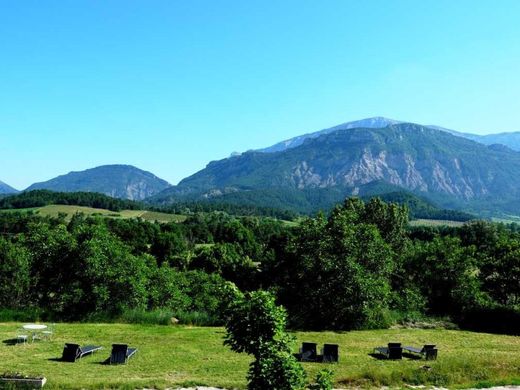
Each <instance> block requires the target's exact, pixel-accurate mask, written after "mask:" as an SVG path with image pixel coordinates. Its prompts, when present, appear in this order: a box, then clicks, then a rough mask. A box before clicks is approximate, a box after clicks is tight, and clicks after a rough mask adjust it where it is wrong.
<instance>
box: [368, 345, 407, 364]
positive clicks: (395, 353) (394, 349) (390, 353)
mask: <svg viewBox="0 0 520 390" xmlns="http://www.w3.org/2000/svg"><path fill="white" fill-rule="evenodd" d="M374 352H377V353H380V354H381V355H384V356H386V358H387V359H392V360H393V359H402V358H403V348H402V347H401V343H388V346H387V347H376V348H374Z"/></svg>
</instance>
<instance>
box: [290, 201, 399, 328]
mask: <svg viewBox="0 0 520 390" xmlns="http://www.w3.org/2000/svg"><path fill="white" fill-rule="evenodd" d="M363 210H364V205H363V202H362V201H360V200H357V199H354V200H352V201H347V202H346V203H345V205H344V206H343V207H337V208H336V209H335V210H334V211H333V212H332V213H331V215H330V216H329V218H328V219H325V217H324V216H323V215H319V216H318V217H316V218H314V219H309V220H307V221H305V222H303V223H302V224H301V225H300V227H299V228H298V229H297V231H296V234H295V239H294V240H293V241H292V242H291V243H290V244H289V256H287V261H291V264H292V267H291V268H290V271H291V272H290V279H291V281H290V283H289V284H288V285H286V286H285V287H282V291H281V292H280V297H283V299H284V302H286V304H287V306H288V308H289V311H290V313H291V314H292V316H293V318H294V319H296V323H297V325H299V326H303V327H312V328H317V329H318V328H324V327H325V328H334V329H353V328H370V327H379V326H385V324H386V322H385V321H386V319H385V312H386V311H387V309H388V302H389V299H390V275H391V273H392V271H393V268H394V256H395V254H394V252H393V250H392V247H391V245H390V244H388V243H386V242H385V241H384V240H383V238H382V237H381V235H380V233H379V230H378V228H377V225H375V224H367V223H365V222H363V219H362V218H361V217H360V215H359V213H362V212H363Z"/></svg>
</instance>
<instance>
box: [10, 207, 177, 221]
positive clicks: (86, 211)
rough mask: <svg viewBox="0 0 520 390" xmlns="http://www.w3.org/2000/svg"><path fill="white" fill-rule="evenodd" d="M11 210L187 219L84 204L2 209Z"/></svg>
mask: <svg viewBox="0 0 520 390" xmlns="http://www.w3.org/2000/svg"><path fill="white" fill-rule="evenodd" d="M11 211H22V212H23V211H33V212H35V213H37V214H38V215H41V216H50V217H57V216H58V215H60V214H66V219H67V220H70V218H72V216H73V215H74V214H76V213H83V214H85V215H101V216H105V217H110V218H142V219H144V220H147V221H150V222H154V221H157V222H161V223H168V222H183V221H185V220H186V216H184V215H179V214H167V213H160V212H156V211H147V210H122V211H110V210H105V209H96V208H92V207H83V206H70V205H47V206H43V207H34V208H29V209H13V210H2V212H11Z"/></svg>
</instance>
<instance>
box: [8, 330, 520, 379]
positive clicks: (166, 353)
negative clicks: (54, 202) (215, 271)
mask: <svg viewBox="0 0 520 390" xmlns="http://www.w3.org/2000/svg"><path fill="white" fill-rule="evenodd" d="M20 325H21V324H19V323H18V324H17V323H3V324H0V336H1V337H2V340H4V342H3V343H2V344H1V345H0V372H5V371H10V372H12V371H16V372H22V373H26V374H43V375H45V376H46V377H47V379H48V382H47V385H46V388H52V389H57V388H59V389H79V388H89V389H102V388H128V389H135V388H139V387H141V388H142V387H148V388H150V387H155V388H165V387H174V388H175V387H177V386H181V385H184V386H186V385H212V386H219V387H226V388H239V389H244V388H245V386H246V382H245V376H246V372H247V368H248V363H249V358H248V357H247V356H246V355H241V354H235V353H233V352H230V350H229V349H228V348H227V347H224V346H223V345H222V337H223V335H224V330H223V329H222V328H209V327H200V328H199V327H187V326H159V325H151V326H145V325H128V324H58V325H57V326H56V335H55V337H54V338H53V340H51V341H38V342H35V343H29V344H26V345H23V344H18V345H9V344H8V343H6V342H5V341H6V340H9V339H11V338H13V337H14V336H15V335H16V329H17V328H18V327H19V326H20ZM295 335H296V337H297V338H298V341H299V342H301V341H314V342H318V343H319V344H323V343H324V342H329V343H337V344H339V345H340V362H339V363H338V364H333V365H330V367H332V368H333V370H334V371H335V373H336V374H335V379H336V386H337V387H351V386H361V387H375V386H380V385H388V386H391V387H401V386H404V385H405V384H421V383H424V384H435V385H441V386H448V385H449V386H450V387H454V386H459V387H463V386H470V385H477V384H479V383H480V384H481V385H482V384H500V383H502V384H504V383H507V384H512V383H517V384H519V383H520V337H511V336H498V335H490V334H482V333H471V332H462V331H447V330H420V329H395V330H376V331H356V332H345V333H334V332H316V333H313V332H305V333H296V334H295ZM389 341H400V342H402V343H404V344H412V345H422V344H425V343H434V344H437V346H438V348H439V358H438V360H437V361H427V362H426V361H424V360H410V359H403V360H402V361H384V360H377V359H375V358H373V357H371V356H370V355H369V353H370V352H371V350H372V349H373V347H374V346H378V345H384V344H386V343H387V342H389ZM65 342H77V343H79V344H82V345H86V344H97V345H101V346H103V348H104V349H103V350H101V351H100V352H98V353H96V354H94V355H93V356H89V357H85V358H83V359H81V360H80V361H78V362H77V363H64V362H60V361H56V360H54V359H56V358H58V357H60V356H61V352H62V349H63V344H64V343H65ZM116 342H123V343H128V344H129V345H130V346H131V347H137V348H139V351H138V352H137V354H136V355H135V356H134V357H132V358H131V360H130V361H129V363H128V364H127V365H121V366H110V365H103V364H100V363H101V362H102V361H103V360H105V359H106V358H107V357H108V356H109V354H110V347H111V344H112V343H116ZM295 349H296V348H295ZM327 366H329V365H325V364H316V363H305V364H304V367H305V369H306V370H307V372H308V375H309V377H314V376H315V374H316V372H317V371H318V370H319V369H321V368H325V367H327ZM425 366H429V368H428V367H425Z"/></svg>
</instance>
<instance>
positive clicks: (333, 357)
mask: <svg viewBox="0 0 520 390" xmlns="http://www.w3.org/2000/svg"><path fill="white" fill-rule="evenodd" d="M322 356H323V357H322V362H323V363H337V362H338V358H339V345H338V344H323V349H322Z"/></svg>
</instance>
